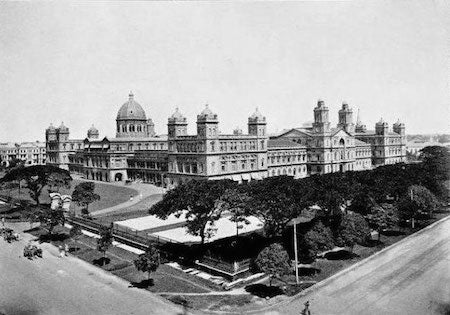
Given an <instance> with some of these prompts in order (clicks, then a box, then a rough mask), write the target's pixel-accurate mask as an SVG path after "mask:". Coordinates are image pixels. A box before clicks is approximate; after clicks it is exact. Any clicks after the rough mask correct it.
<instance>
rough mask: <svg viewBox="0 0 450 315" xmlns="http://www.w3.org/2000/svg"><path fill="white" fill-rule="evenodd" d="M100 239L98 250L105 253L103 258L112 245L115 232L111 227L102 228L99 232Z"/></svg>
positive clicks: (98, 240)
mask: <svg viewBox="0 0 450 315" xmlns="http://www.w3.org/2000/svg"><path fill="white" fill-rule="evenodd" d="M99 233H100V238H98V239H97V250H98V251H100V252H102V253H103V258H104V257H105V255H106V251H107V250H108V248H109V247H110V246H111V245H112V242H113V232H112V229H111V228H110V227H102V228H101V229H100V231H99Z"/></svg>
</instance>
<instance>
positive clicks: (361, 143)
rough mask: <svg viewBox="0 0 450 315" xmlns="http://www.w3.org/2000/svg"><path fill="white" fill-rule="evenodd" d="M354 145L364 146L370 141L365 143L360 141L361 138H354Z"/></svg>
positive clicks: (368, 144)
mask: <svg viewBox="0 0 450 315" xmlns="http://www.w3.org/2000/svg"><path fill="white" fill-rule="evenodd" d="M355 146H356V147H364V146H368V147H370V143H367V142H364V141H361V140H358V139H356V138H355Z"/></svg>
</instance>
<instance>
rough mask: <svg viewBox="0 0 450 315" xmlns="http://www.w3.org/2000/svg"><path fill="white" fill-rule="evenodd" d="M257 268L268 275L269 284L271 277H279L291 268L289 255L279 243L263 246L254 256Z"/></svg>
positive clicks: (270, 283) (270, 284)
mask: <svg viewBox="0 0 450 315" xmlns="http://www.w3.org/2000/svg"><path fill="white" fill-rule="evenodd" d="M255 264H256V265H257V266H258V268H259V270H261V271H262V272H264V273H266V274H268V275H269V286H272V280H273V278H280V277H281V276H283V275H285V274H288V273H289V272H290V270H291V267H290V263H289V255H288V253H287V252H286V250H285V249H284V248H283V246H282V245H281V244H278V243H274V244H271V245H270V246H268V247H266V248H264V249H263V250H262V251H261V252H260V253H259V254H258V256H257V257H256V260H255Z"/></svg>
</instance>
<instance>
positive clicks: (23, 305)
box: [0, 225, 182, 315]
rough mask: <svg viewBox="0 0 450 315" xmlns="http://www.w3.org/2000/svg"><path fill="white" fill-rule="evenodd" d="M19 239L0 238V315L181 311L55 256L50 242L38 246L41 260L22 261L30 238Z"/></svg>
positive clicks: (72, 260)
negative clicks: (4, 239) (12, 241)
mask: <svg viewBox="0 0 450 315" xmlns="http://www.w3.org/2000/svg"><path fill="white" fill-rule="evenodd" d="M26 226H28V225H26ZM16 230H19V231H20V229H16ZM23 237H24V239H23V240H21V241H20V242H15V243H11V244H8V243H6V242H5V241H3V239H0V314H7V315H14V314H30V315H31V314H33V315H34V314H51V315H53V314H54V315H61V314H64V315H70V314H99V315H100V314H108V315H112V314H158V315H159V314H182V311H181V310H180V309H178V308H177V307H176V306H175V305H172V304H170V303H169V302H167V301H165V300H163V299H162V298H160V297H158V296H155V295H153V294H151V293H149V292H146V291H143V290H141V289H137V288H129V287H128V285H129V283H127V282H125V281H123V280H121V279H118V278H116V277H115V276H113V275H111V274H108V273H106V272H103V271H102V270H100V269H98V268H96V267H93V266H91V265H89V264H87V263H85V262H83V261H81V260H79V259H76V258H74V257H70V256H69V257H65V258H58V257H57V254H58V253H57V249H56V248H55V247H53V246H51V245H49V244H42V245H41V247H42V248H43V249H44V258H42V259H35V260H32V261H30V260H28V259H25V258H23V257H22V252H23V247H24V245H25V244H26V242H27V240H28V239H30V238H31V236H30V235H27V234H23Z"/></svg>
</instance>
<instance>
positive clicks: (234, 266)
mask: <svg viewBox="0 0 450 315" xmlns="http://www.w3.org/2000/svg"><path fill="white" fill-rule="evenodd" d="M196 264H197V265H199V266H201V267H203V268H205V269H208V270H212V271H215V272H216V273H219V274H221V275H224V276H226V277H227V278H231V279H234V278H235V277H237V276H238V275H239V274H241V273H244V272H247V271H249V269H250V259H245V260H242V261H235V262H233V263H229V262H226V261H222V260H218V259H215V258H213V257H203V258H202V260H201V261H197V262H196Z"/></svg>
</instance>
